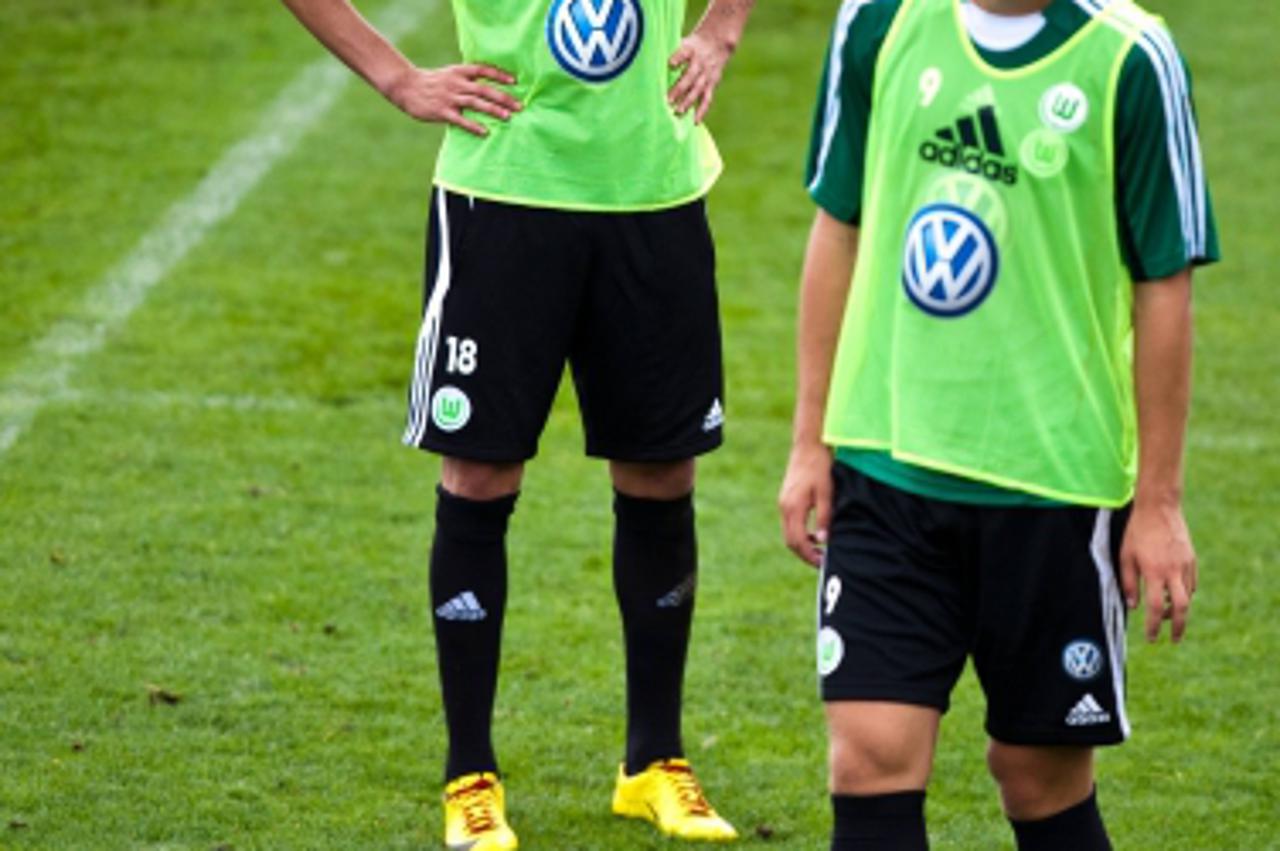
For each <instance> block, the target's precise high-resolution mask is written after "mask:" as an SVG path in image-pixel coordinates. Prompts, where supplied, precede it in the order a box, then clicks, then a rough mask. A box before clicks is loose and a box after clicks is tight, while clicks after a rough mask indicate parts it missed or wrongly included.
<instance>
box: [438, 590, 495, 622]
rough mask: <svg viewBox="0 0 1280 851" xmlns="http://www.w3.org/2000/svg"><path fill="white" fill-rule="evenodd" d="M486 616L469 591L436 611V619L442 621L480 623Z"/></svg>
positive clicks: (478, 602) (486, 613) (474, 596)
mask: <svg viewBox="0 0 1280 851" xmlns="http://www.w3.org/2000/svg"><path fill="white" fill-rule="evenodd" d="M488 614H489V613H488V612H486V611H485V610H484V609H483V608H482V607H481V606H480V601H479V600H477V599H476V595H475V594H472V593H471V592H470V591H463V592H462V593H461V594H459V595H458V596H456V597H454V598H453V599H452V600H450V601H449V602H447V603H445V604H444V605H443V606H440V607H439V608H438V609H436V617H438V618H440V620H444V621H482V620H484V619H485V618H486V617H487V616H488Z"/></svg>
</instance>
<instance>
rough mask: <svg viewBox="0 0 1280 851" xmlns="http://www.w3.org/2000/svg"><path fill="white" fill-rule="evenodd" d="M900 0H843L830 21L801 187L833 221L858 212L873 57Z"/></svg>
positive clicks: (853, 219) (856, 217) (853, 217)
mask: <svg viewBox="0 0 1280 851" xmlns="http://www.w3.org/2000/svg"><path fill="white" fill-rule="evenodd" d="M900 5H901V0H845V2H844V3H843V4H841V6H840V12H839V14H838V15H837V17H836V24H835V28H834V30H833V32H832V35H831V43H830V45H829V46H828V48H827V59H826V64H825V67H824V68H823V72H822V81H821V83H820V84H819V86H818V97H817V105H816V106H815V108H814V115H813V133H812V135H811V137H810V140H809V157H808V163H807V165H806V168H805V185H806V186H807V187H808V190H809V195H810V196H811V197H812V198H813V200H814V201H815V202H816V203H817V204H818V206H820V207H822V209H824V210H826V211H827V212H828V213H830V214H831V215H832V216H834V217H835V218H837V219H839V220H841V221H844V222H850V223H854V224H856V223H857V222H858V220H859V218H860V217H861V213H862V179H863V173H864V163H863V160H864V157H865V153H866V141H867V123H868V121H869V120H870V117H871V91H872V81H873V78H874V76H875V67H876V58H877V57H878V56H879V53H880V46H881V45H882V44H883V43H884V39H885V36H886V35H887V34H888V32H889V27H890V25H891V24H892V23H893V17H894V15H895V14H896V13H897V11H898V7H899V6H900Z"/></svg>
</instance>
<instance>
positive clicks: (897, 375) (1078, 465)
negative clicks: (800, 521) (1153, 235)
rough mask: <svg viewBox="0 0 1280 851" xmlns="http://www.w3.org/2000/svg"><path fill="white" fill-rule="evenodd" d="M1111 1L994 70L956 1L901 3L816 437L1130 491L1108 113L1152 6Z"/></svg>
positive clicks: (1055, 487) (1122, 496)
mask: <svg viewBox="0 0 1280 851" xmlns="http://www.w3.org/2000/svg"><path fill="white" fill-rule="evenodd" d="M1108 8H1109V9H1112V10H1113V11H1109V12H1107V13H1104V14H1103V15H1101V16H1100V17H1098V18H1096V19H1095V20H1093V21H1092V22H1090V23H1089V24H1087V25H1086V26H1084V27H1082V28H1081V29H1080V30H1079V31H1078V32H1077V33H1076V34H1075V35H1074V36H1073V37H1072V38H1071V39H1069V40H1068V41H1067V42H1066V43H1065V44H1064V45H1062V46H1061V47H1060V48H1059V49H1057V50H1055V51H1053V52H1052V53H1050V54H1049V55H1047V56H1045V57H1044V58H1043V59H1041V60H1040V61H1038V62H1035V63H1032V64H1031V65H1028V66H1025V67H1023V68H1019V69H1012V70H1006V69H999V68H995V67H992V66H991V65H989V64H988V63H986V62H985V61H984V60H983V59H982V58H981V56H980V55H979V54H978V52H977V51H976V50H975V49H974V47H973V45H972V43H971V42H970V40H969V38H968V35H967V33H966V32H965V30H964V26H963V23H962V22H961V20H960V18H959V10H958V4H957V3H955V2H954V0H907V2H904V3H903V5H902V7H901V8H900V10H899V12H898V14H897V15H896V16H895V20H894V24H893V26H892V28H891V30H890V32H889V34H888V36H887V37H886V40H885V43H884V45H883V47H882V48H881V51H880V55H879V57H878V60H877V66H876V73H875V89H874V92H873V96H872V102H873V110H872V117H871V124H870V128H869V134H868V143H867V144H868V153H867V163H868V173H867V178H866V179H867V185H866V194H865V196H864V200H865V203H864V213H863V230H862V234H861V244H860V259H859V263H858V268H857V271H856V273H855V276H854V281H853V287H852V290H851V293H850V297H849V303H848V309H847V312H846V316H845V321H844V327H843V329H842V333H841V343H840V348H839V350H838V352H837V356H836V368H835V373H834V376H833V381H832V387H831V392H830V396H829V402H828V407H827V422H826V439H827V441H828V442H829V443H831V444H833V445H835V446H837V447H858V448H865V449H873V450H885V451H889V452H890V453H892V457H893V458H895V459H897V460H900V461H906V462H908V463H911V464H916V465H918V466H921V467H925V468H928V469H932V470H938V471H941V472H945V473H951V474H953V475H957V476H961V477H964V478H968V479H973V480H977V481H979V482H984V483H986V484H990V485H994V486H996V487H1001V488H1011V489H1015V490H1020V491H1025V492H1027V493H1030V494H1034V495H1037V496H1041V497H1045V498H1047V499H1051V500H1058V501H1063V502H1070V503H1076V504H1089V505H1119V504H1122V503H1124V502H1126V501H1127V500H1128V499H1129V497H1130V495H1131V493H1132V488H1133V480H1134V474H1135V469H1136V423H1135V413H1134V402H1133V388H1132V377H1131V370H1132V366H1131V358H1132V352H1131V347H1132V329H1131V320H1130V309H1131V304H1132V281H1131V279H1130V276H1129V273H1128V271H1127V269H1126V268H1125V265H1124V262H1123V255H1122V249H1121V246H1120V244H1119V237H1118V231H1119V228H1118V225H1117V219H1116V209H1115V200H1114V194H1113V193H1114V186H1115V168H1116V166H1115V158H1114V145H1113V138H1114V135H1113V122H1114V116H1115V103H1116V85H1117V79H1118V77H1119V74H1120V69H1121V66H1122V64H1123V61H1124V59H1125V57H1126V56H1127V55H1128V53H1129V48H1130V47H1131V46H1132V44H1133V39H1134V38H1135V37H1136V35H1137V33H1138V27H1139V26H1142V25H1149V24H1150V22H1151V20H1152V19H1151V18H1149V17H1148V16H1146V15H1145V14H1144V13H1141V12H1140V11H1139V10H1137V8H1136V7H1134V6H1133V5H1131V4H1129V3H1125V2H1116V3H1113V4H1111V6H1110V7H1108ZM965 234H971V235H972V240H970V239H969V237H967V236H965ZM984 235H985V236H984ZM975 245H976V246H979V248H974V246H975ZM930 246H932V247H930ZM982 246H986V247H987V248H986V249H982V248H981V247H982ZM979 249H981V250H979ZM987 249H989V256H988V254H983V251H985V250H987ZM971 251H972V252H974V253H967V252H971ZM930 252H932V254H930ZM939 257H941V258H942V259H943V260H947V259H951V260H953V261H954V262H952V263H950V264H948V263H941V264H939V263H937V262H933V261H936V260H937V258H939ZM973 257H978V258H983V257H986V258H987V262H985V263H983V262H976V261H975V263H974V264H969V265H966V263H965V262H964V261H966V260H967V259H972V258H973ZM930 258H932V259H930ZM943 267H949V268H950V269H951V271H952V273H954V274H953V275H952V277H951V278H938V277H937V276H936V275H935V273H936V272H937V271H938V269H939V268H943ZM975 268H976V269H978V270H979V272H980V273H979V274H977V275H968V276H967V277H966V275H962V274H960V272H961V271H964V270H966V269H967V270H969V271H970V272H972V270H973V269H975ZM911 270H915V274H914V276H913V275H911V274H908V273H909V272H911ZM958 270H959V271H958ZM953 278H955V280H953ZM966 280H967V281H969V285H966V286H965V287H959V286H957V283H963V282H964V281H966ZM909 281H914V285H911V284H909ZM973 281H979V282H983V283H982V285H981V286H977V287H976V288H975V287H974V286H972V283H973ZM962 289H963V290H965V293H960V291H961V290H962ZM957 293H960V295H957ZM966 293H967V294H966ZM974 293H978V294H979V295H978V296H976V297H975V296H974V295H973V294H974ZM934 296H937V297H936V298H935V297H934ZM966 299H967V301H966Z"/></svg>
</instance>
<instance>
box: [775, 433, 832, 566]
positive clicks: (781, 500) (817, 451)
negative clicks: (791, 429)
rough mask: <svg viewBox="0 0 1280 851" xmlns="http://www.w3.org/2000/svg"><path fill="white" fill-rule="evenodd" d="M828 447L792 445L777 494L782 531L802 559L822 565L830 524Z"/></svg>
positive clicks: (817, 444)
mask: <svg viewBox="0 0 1280 851" xmlns="http://www.w3.org/2000/svg"><path fill="white" fill-rule="evenodd" d="M831 492H832V483H831V450H830V449H828V448H827V447H826V446H824V445H823V444H821V443H815V444H796V445H795V446H793V447H792V448H791V458H790V459H789V460H788V462H787V474H786V476H785V477H784V478H783V480H782V490H781V492H780V493H779V494H778V510H779V511H780V512H781V513H782V535H783V537H784V538H785V539H786V542H787V546H788V547H789V548H790V549H791V551H792V552H793V553H795V554H796V555H797V556H799V557H800V558H801V559H802V560H804V561H805V562H807V563H808V564H811V565H813V566H814V567H821V565H822V554H823V551H824V549H825V548H826V544H827V536H828V534H829V530H830V527H831Z"/></svg>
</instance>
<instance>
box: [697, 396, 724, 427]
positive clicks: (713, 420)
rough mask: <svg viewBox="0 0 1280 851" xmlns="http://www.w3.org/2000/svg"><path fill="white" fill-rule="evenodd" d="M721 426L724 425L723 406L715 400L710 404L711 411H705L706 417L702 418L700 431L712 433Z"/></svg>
mask: <svg viewBox="0 0 1280 851" xmlns="http://www.w3.org/2000/svg"><path fill="white" fill-rule="evenodd" d="M722 425H724V405H721V404H720V400H719V399H716V400H715V401H714V402H712V403H711V410H709V411H707V415H706V416H705V417H703V418H702V430H703V431H714V430H715V429H718V428H720V426H722Z"/></svg>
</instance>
